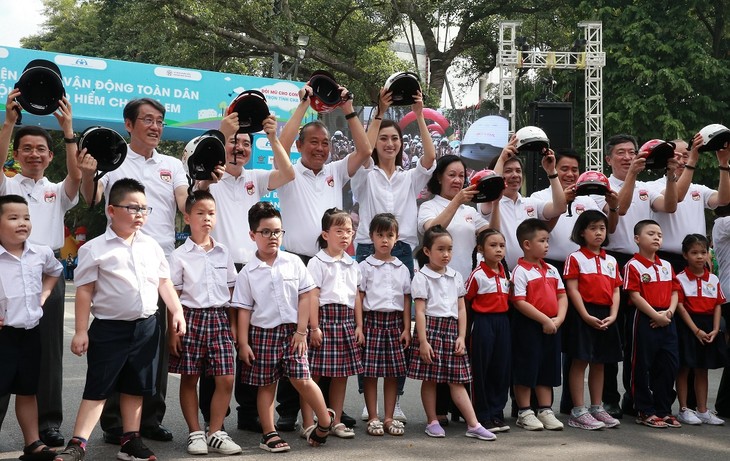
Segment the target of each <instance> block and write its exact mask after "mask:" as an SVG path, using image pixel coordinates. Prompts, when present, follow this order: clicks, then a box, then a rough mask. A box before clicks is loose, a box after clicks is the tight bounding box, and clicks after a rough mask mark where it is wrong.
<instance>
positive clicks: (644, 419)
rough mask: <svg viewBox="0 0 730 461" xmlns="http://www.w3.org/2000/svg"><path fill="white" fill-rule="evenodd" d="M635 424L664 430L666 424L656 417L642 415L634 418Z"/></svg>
mask: <svg viewBox="0 0 730 461" xmlns="http://www.w3.org/2000/svg"><path fill="white" fill-rule="evenodd" d="M636 424H643V425H644V426H648V427H656V428H662V429H663V428H666V427H667V423H666V422H665V421H664V420H663V419H662V418H660V417H658V416H657V415H644V414H641V413H639V416H637V417H636Z"/></svg>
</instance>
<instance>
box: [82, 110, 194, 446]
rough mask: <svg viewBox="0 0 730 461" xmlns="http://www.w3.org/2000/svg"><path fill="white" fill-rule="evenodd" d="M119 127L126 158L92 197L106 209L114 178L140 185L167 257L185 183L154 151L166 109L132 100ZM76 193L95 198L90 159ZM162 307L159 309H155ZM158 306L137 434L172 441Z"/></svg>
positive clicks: (107, 429) (113, 429)
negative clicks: (125, 139) (156, 355)
mask: <svg viewBox="0 0 730 461" xmlns="http://www.w3.org/2000/svg"><path fill="white" fill-rule="evenodd" d="M123 115H124V128H125V129H126V130H127V132H128V133H129V145H128V147H127V157H126V158H125V159H124V162H123V163H122V165H121V166H120V167H119V168H117V169H116V170H114V171H111V172H109V173H107V174H106V175H104V176H102V177H101V178H100V179H99V183H98V185H97V186H96V187H97V190H96V197H100V196H101V195H102V193H103V195H104V197H105V202H106V203H105V205H108V200H109V191H110V190H111V187H112V185H113V184H114V183H115V182H116V181H117V180H119V179H122V178H132V179H136V180H137V181H139V182H141V183H142V184H144V186H145V195H146V196H147V203H148V204H149V206H150V207H151V208H152V209H154V210H155V212H154V213H151V214H150V215H149V218H148V219H147V222H146V223H145V225H144V227H143V228H142V232H144V233H145V234H147V235H149V236H150V237H152V238H154V239H155V240H156V241H157V243H159V244H160V246H161V247H162V249H163V250H164V252H165V256H166V257H169V256H170V254H171V253H172V251H173V250H174V249H175V215H176V213H177V210H180V211H181V212H182V211H183V210H184V209H185V199H186V198H187V196H188V192H187V190H188V181H187V177H186V175H185V170H184V169H183V166H182V162H181V161H180V160H179V159H177V158H175V157H171V156H169V155H163V154H160V153H159V152H157V146H158V145H159V143H160V140H161V138H162V131H163V128H164V126H165V107H164V106H163V105H162V104H160V102H159V101H156V100H154V99H150V98H141V99H133V100H131V101H129V103H127V105H126V106H125V107H124V112H123ZM79 166H80V168H81V173H82V178H81V194H82V195H83V196H84V199H85V200H86V202H87V203H90V201H91V198H92V197H93V194H94V174H95V173H96V160H94V158H93V157H91V155H88V154H86V155H84V156H81V160H80V162H79ZM160 304H161V305H160ZM160 304H158V307H159V310H158V314H157V315H158V316H159V322H160V326H161V327H162V335H161V336H160V361H159V369H158V370H157V393H156V394H155V395H154V396H150V397H147V396H145V398H144V403H143V405H142V424H141V433H142V436H143V437H146V438H150V439H152V440H159V441H169V440H172V432H170V431H169V430H168V429H167V428H165V427H164V426H163V425H162V419H163V417H164V416H165V410H166V405H165V395H166V394H167V362H168V350H167V334H166V330H167V314H166V309H165V305H164V303H160ZM100 422H101V428H102V430H103V431H104V441H105V442H107V443H113V444H118V443H119V442H120V441H121V436H122V419H121V415H120V413H119V394H115V395H114V396H113V397H112V398H109V399H108V400H107V402H106V405H105V406H104V412H103V413H102V415H101V421H100Z"/></svg>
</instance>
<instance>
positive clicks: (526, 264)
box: [517, 258, 547, 272]
mask: <svg viewBox="0 0 730 461" xmlns="http://www.w3.org/2000/svg"><path fill="white" fill-rule="evenodd" d="M517 265H518V266H522V267H524V268H525V269H527V270H531V269H537V270H539V271H540V272H545V271H546V270H547V263H546V262H545V260H544V259H540V261H538V262H537V264H535V263H531V262H528V261H525V258H520V259H518V260H517Z"/></svg>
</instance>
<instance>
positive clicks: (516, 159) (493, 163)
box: [487, 155, 525, 170]
mask: <svg viewBox="0 0 730 461" xmlns="http://www.w3.org/2000/svg"><path fill="white" fill-rule="evenodd" d="M498 161H499V155H497V156H495V157H494V158H493V159H492V160H490V161H489V165H488V166H487V168H489V169H490V170H493V169H494V167H495V166H497V162H498ZM512 162H517V163H519V164H520V168H524V167H525V164H524V163H522V159H521V158H520V156H519V155H515V156H514V157H510V158H508V159H507V160H506V161H505V162H504V165H503V166H506V165H507V164H508V163H512Z"/></svg>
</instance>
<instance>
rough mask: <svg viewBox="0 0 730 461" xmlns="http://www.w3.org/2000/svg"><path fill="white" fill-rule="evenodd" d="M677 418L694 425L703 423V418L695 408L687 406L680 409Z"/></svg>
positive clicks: (683, 422)
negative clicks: (698, 415) (699, 416)
mask: <svg viewBox="0 0 730 461" xmlns="http://www.w3.org/2000/svg"><path fill="white" fill-rule="evenodd" d="M677 419H678V420H679V422H681V423H682V424H689V425H692V426H697V425H699V424H702V420H701V419H700V418H698V417H697V412H696V411H694V410H690V409H689V408H686V407H682V409H681V410H679V413H678V414H677Z"/></svg>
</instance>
